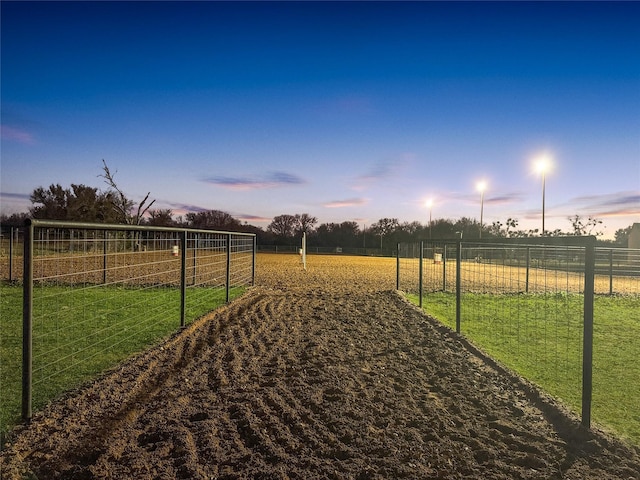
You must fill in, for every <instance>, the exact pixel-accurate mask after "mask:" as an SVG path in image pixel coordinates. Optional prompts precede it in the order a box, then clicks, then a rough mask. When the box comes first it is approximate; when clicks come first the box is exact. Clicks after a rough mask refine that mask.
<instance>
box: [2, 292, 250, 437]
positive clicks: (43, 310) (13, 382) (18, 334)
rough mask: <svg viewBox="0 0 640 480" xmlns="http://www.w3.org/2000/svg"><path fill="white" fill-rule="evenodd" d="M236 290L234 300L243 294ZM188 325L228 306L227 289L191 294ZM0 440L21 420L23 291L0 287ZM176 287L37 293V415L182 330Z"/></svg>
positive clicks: (34, 326)
mask: <svg viewBox="0 0 640 480" xmlns="http://www.w3.org/2000/svg"><path fill="white" fill-rule="evenodd" d="M244 290H245V289H244V288H243V287H240V288H234V289H231V291H230V298H235V297H237V296H239V295H241V294H242V293H244ZM185 303H186V308H185V310H186V312H185V313H186V315H185V317H186V319H185V320H186V323H189V322H191V321H193V320H194V319H196V318H198V317H200V316H202V315H204V314H205V313H207V312H209V311H211V310H213V309H215V308H216V307H218V306H220V305H222V304H224V303H225V290H224V288H188V289H187V297H186V302H185ZM0 327H1V328H0V436H2V434H3V433H5V432H6V431H7V429H8V428H10V427H11V426H12V425H15V424H17V423H18V422H19V421H20V414H21V413H20V412H21V395H22V394H21V383H22V380H21V379H22V287H20V286H10V285H6V284H5V285H0ZM179 327H180V292H179V290H178V289H174V288H123V287H104V286H100V287H96V286H84V287H81V288H78V287H75V288H73V287H39V288H36V289H35V290H34V301H33V409H34V411H35V410H36V409H38V408H41V407H43V406H44V405H45V404H46V403H47V402H48V401H50V400H51V399H53V398H55V397H57V396H58V395H60V394H61V393H63V392H65V391H67V390H69V389H72V388H74V387H76V386H78V385H80V384H82V383H83V382H85V381H87V380H90V379H92V378H95V377H96V375H97V374H99V373H100V372H102V371H104V370H106V369H108V368H110V367H113V366H115V365H117V364H118V363H119V362H121V361H123V360H125V359H126V358H128V357H130V356H131V355H133V354H135V353H139V352H141V351H143V350H144V349H145V348H148V347H149V346H150V345H152V344H155V343H157V342H159V341H160V340H161V339H163V338H165V337H168V336H169V335H170V334H172V333H174V332H175V331H177V330H178V329H179Z"/></svg>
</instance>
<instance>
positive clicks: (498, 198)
mask: <svg viewBox="0 0 640 480" xmlns="http://www.w3.org/2000/svg"><path fill="white" fill-rule="evenodd" d="M442 196H443V198H446V199H447V200H452V201H457V202H459V201H463V202H465V203H469V204H476V203H479V202H480V194H479V193H476V194H469V193H465V194H460V193H458V192H449V193H445V194H443V195H442ZM522 198H523V195H522V194H521V193H516V192H513V193H504V194H502V195H493V196H489V195H485V196H484V204H485V205H512V204H514V203H517V202H520V201H521V200H522Z"/></svg>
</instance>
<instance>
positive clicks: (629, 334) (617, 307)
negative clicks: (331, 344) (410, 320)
mask: <svg viewBox="0 0 640 480" xmlns="http://www.w3.org/2000/svg"><path fill="white" fill-rule="evenodd" d="M408 297H409V299H410V300H411V301H412V302H414V303H416V304H417V303H418V296H417V295H408ZM423 307H424V309H425V311H426V312H428V313H429V314H430V315H432V316H433V317H435V318H437V319H438V320H440V321H441V322H442V323H444V324H445V325H447V326H449V327H451V328H452V329H455V322H456V299H455V295H454V294H450V293H433V294H429V295H426V296H425V297H423ZM582 310H583V297H582V296H580V295H565V294H546V295H487V294H463V296H462V303H461V333H462V334H463V335H464V336H466V337H467V338H469V340H471V341H472V342H473V343H474V344H475V345H477V346H478V347H480V348H481V349H482V350H484V351H485V352H486V353H487V354H489V355H491V356H492V357H493V358H495V359H496V360H498V361H500V362H501V363H502V364H504V365H506V366H508V367H509V368H511V369H512V370H514V371H516V372H517V373H519V374H520V375H522V376H523V377H525V378H527V379H529V380H530V381H532V382H534V383H536V384H537V385H539V386H540V387H541V388H543V389H544V390H545V391H547V392H548V393H550V394H551V395H553V396H554V397H556V398H559V399H560V400H561V401H563V402H564V403H565V404H566V405H568V406H569V407H571V408H572V409H573V410H574V411H575V412H576V413H578V414H580V412H581V399H582ZM638 339H640V298H639V297H633V296H612V297H609V296H597V297H596V298H595V301H594V341H593V349H594V354H593V356H594V358H593V402H592V420H593V422H595V423H596V424H598V425H600V426H603V427H605V428H607V429H609V430H612V431H613V432H615V433H616V434H617V435H618V436H621V437H623V438H626V439H627V440H629V441H631V442H632V443H634V444H636V445H640V381H638V379H640V360H639V358H640V341H638Z"/></svg>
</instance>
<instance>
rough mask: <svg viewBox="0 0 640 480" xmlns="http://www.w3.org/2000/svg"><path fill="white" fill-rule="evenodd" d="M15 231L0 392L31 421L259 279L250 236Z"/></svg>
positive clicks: (115, 228) (46, 225)
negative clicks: (35, 412)
mask: <svg viewBox="0 0 640 480" xmlns="http://www.w3.org/2000/svg"><path fill="white" fill-rule="evenodd" d="M18 237H19V238H20V240H22V241H23V242H22V243H23V250H22V255H21V257H22V258H20V260H21V262H16V257H17V255H15V250H16V248H15V245H14V246H12V252H11V253H12V254H14V255H13V259H12V261H11V262H10V263H11V266H9V265H8V263H9V261H8V260H9V258H5V257H3V258H2V266H3V276H4V275H5V274H4V272H7V273H9V277H8V278H7V277H6V276H5V278H7V280H9V281H8V282H4V283H3V284H2V289H3V290H2V292H3V297H4V298H3V304H2V306H3V315H2V317H3V318H2V327H3V328H2V335H0V337H1V338H0V355H2V360H3V361H4V360H6V361H5V362H4V363H5V365H7V366H9V367H10V368H7V367H6V366H5V368H3V369H2V372H0V373H1V374H2V378H1V380H2V385H3V388H2V389H3V390H5V391H9V390H11V391H16V390H17V391H21V392H22V398H21V400H20V403H21V409H22V417H23V419H25V420H28V419H29V418H30V417H31V415H32V405H34V404H35V405H36V406H42V405H43V404H44V403H46V401H48V400H50V399H51V398H53V397H54V396H56V395H58V394H60V393H62V392H63V391H64V390H66V389H68V388H69V387H70V386H73V385H77V384H78V382H82V381H86V380H88V379H91V378H92V376H93V375H95V374H96V373H97V372H99V371H101V370H103V369H104V368H107V367H109V366H111V365H114V364H115V363H116V362H117V361H120V360H122V359H124V358H126V357H127V356H129V355H131V354H132V353H135V352H136V351H141V350H142V349H144V348H145V347H146V346H148V345H149V344H150V343H152V342H154V341H157V340H159V339H160V338H162V337H163V336H167V335H169V334H171V333H172V332H175V331H176V330H177V329H178V328H179V327H184V326H185V325H186V324H187V323H189V322H191V321H193V320H194V319H196V318H198V317H200V316H202V315H204V314H206V313H207V312H209V311H211V310H213V309H214V308H216V307H217V306H219V305H221V304H223V303H225V302H228V301H229V300H230V299H231V298H232V297H234V296H236V295H238V294H240V293H241V292H242V291H244V289H245V288H246V287H248V286H251V285H253V284H254V280H255V250H256V249H255V245H256V242H255V235H254V234H245V233H237V232H219V231H209V230H192V229H176V228H162V227H141V226H129V225H101V224H80V223H67V222H50V221H39V220H31V221H28V222H27V225H26V226H25V227H24V228H23V229H21V231H20V232H19V233H15V232H13V231H12V233H11V238H12V239H14V238H18ZM9 257H10V256H9ZM16 264H19V265H16ZM18 279H21V281H19V280H18ZM20 297H21V298H22V301H21V304H22V305H21V307H22V308H20V305H19V304H18V303H20V300H19V299H20ZM20 325H22V327H20ZM20 350H22V361H21V363H22V379H21V386H20V380H19V374H18V378H17V379H16V375H15V368H16V367H18V371H19V370H20V366H19V365H16V360H15V357H16V356H17V357H19V356H20V353H19V352H20ZM7 362H10V363H11V365H8V363H7ZM15 382H18V385H17V386H16V385H15ZM12 383H14V384H13V385H12ZM5 387H7V388H5ZM9 401H11V400H10V399H9ZM0 420H6V419H0ZM2 426H3V425H2V424H0V427H2ZM0 430H2V429H1V428H0Z"/></svg>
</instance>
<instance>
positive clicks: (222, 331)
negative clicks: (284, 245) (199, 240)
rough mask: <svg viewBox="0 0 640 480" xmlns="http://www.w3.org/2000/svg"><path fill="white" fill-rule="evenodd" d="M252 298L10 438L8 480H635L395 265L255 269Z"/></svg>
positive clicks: (290, 263) (329, 261)
mask: <svg viewBox="0 0 640 480" xmlns="http://www.w3.org/2000/svg"><path fill="white" fill-rule="evenodd" d="M256 283H257V285H256V287H254V288H252V289H251V290H250V291H249V293H248V294H246V295H245V296H244V297H242V298H241V299H239V300H237V301H234V302H232V303H231V304H230V305H228V306H226V307H223V308H221V309H219V310H218V311H216V312H214V313H212V314H210V315H209V316H207V317H206V318H203V319H201V320H199V321H197V322H194V324H192V325H190V326H189V327H188V328H187V329H186V330H184V331H182V332H181V333H179V334H177V335H176V336H174V337H172V338H171V339H169V340H168V341H167V342H165V343H163V344H162V345H159V346H157V347H155V348H153V349H151V350H149V351H147V352H145V353H144V354H141V355H139V356H138V357H136V358H135V359H133V360H132V361H129V362H127V363H125V364H123V365H121V366H120V367H119V368H116V369H114V370H113V371H111V372H110V373H108V374H107V375H105V376H104V377H103V378H101V379H99V380H98V381H96V382H95V383H93V384H92V385H88V386H86V387H85V388H83V389H81V390H79V391H77V392H74V393H72V394H69V395H68V396H67V397H66V398H63V399H60V400H58V401H57V402H54V403H53V404H51V405H50V406H49V407H48V408H47V409H45V410H44V411H43V412H40V413H38V414H37V415H36V416H35V417H34V419H33V422H32V423H31V425H30V426H28V427H21V428H19V429H17V430H16V431H15V433H14V435H13V437H12V439H11V443H9V444H8V445H6V446H5V449H4V450H3V452H2V453H1V456H0V462H1V463H0V468H1V469H2V470H1V477H2V479H22V478H30V479H34V478H37V479H40V480H44V479H94V478H95V479H97V478H100V479H294V478H296V479H383V478H384V479H396V478H413V479H496V480H497V479H505V480H506V479H575V480H577V479H593V480H595V479H598V480H601V479H638V478H640V452H639V451H638V449H636V448H633V447H629V446H626V445H625V444H623V443H621V442H619V441H617V440H615V439H612V438H611V437H608V436H606V435H604V434H602V433H600V432H597V431H585V430H583V429H581V428H580V427H579V422H578V420H577V419H575V418H574V417H572V416H570V415H568V414H566V413H564V412H563V411H562V409H561V408H559V407H558V406H557V405H556V404H555V403H554V402H553V401H552V400H551V399H549V398H547V397H546V396H544V395H542V394H540V393H539V392H538V391H537V390H536V389H534V388H532V387H531V386H530V385H528V384H527V383H526V382H524V381H522V380H520V379H518V378H516V377H515V376H513V375H511V374H509V373H508V372H506V371H504V370H503V369H502V368H500V367H499V366H497V365H494V364H493V363H492V362H490V361H488V360H487V359H485V358H483V357H482V355H481V354H479V353H478V352H476V351H475V350H474V349H473V348H472V347H470V346H469V345H468V344H467V343H466V342H465V341H464V340H463V339H461V338H460V337H458V336H456V335H455V334H454V333H451V332H449V331H447V330H446V329H444V328H443V327H441V326H439V325H438V323H437V322H435V321H433V320H431V319H429V318H428V317H427V316H425V315H424V314H423V313H422V312H420V311H419V310H418V309H416V308H414V307H413V306H411V305H410V304H409V303H407V302H406V301H405V300H404V299H403V298H402V297H401V296H400V295H399V294H398V293H396V292H395V291H394V287H395V263H394V260H393V259H371V258H357V257H332V256H309V257H308V270H307V271H306V272H304V271H303V270H302V268H301V266H300V263H299V259H298V257H297V256H294V255H280V256H277V255H268V254H261V255H259V256H258V270H257V282H256Z"/></svg>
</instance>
